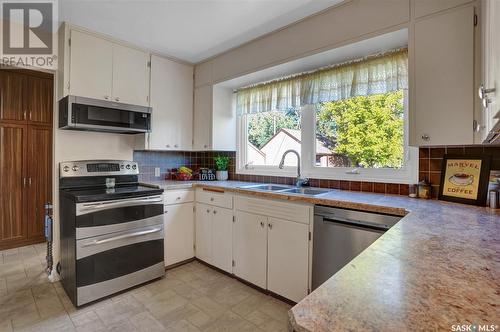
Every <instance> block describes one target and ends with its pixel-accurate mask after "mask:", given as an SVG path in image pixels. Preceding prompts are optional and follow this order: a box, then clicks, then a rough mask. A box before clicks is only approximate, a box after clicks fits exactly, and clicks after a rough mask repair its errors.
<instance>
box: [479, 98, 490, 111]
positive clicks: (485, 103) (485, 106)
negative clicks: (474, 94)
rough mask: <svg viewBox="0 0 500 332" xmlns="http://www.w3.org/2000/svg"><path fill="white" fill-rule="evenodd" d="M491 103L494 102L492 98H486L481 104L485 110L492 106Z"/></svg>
mask: <svg viewBox="0 0 500 332" xmlns="http://www.w3.org/2000/svg"><path fill="white" fill-rule="evenodd" d="M491 102H492V100H491V99H490V98H488V97H486V98H484V99H483V100H482V101H481V103H482V104H483V108H484V109H487V108H488V106H490V104H491Z"/></svg>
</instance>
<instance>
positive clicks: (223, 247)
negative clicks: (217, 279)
mask: <svg viewBox="0 0 500 332" xmlns="http://www.w3.org/2000/svg"><path fill="white" fill-rule="evenodd" d="M212 214H213V222H212V264H213V265H214V266H215V267H218V268H219V269H221V270H224V271H226V272H229V273H231V272H232V270H233V267H232V260H233V241H232V238H233V233H232V232H233V210H230V209H223V208H216V207H214V208H213V211H212Z"/></svg>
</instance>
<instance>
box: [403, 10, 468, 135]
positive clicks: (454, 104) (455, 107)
mask: <svg viewBox="0 0 500 332" xmlns="http://www.w3.org/2000/svg"><path fill="white" fill-rule="evenodd" d="M414 33H415V36H414V46H413V48H414V52H415V56H414V77H415V81H414V82H415V89H414V92H413V93H414V103H415V109H414V110H413V116H414V119H415V123H414V133H413V134H412V136H413V140H414V142H412V144H413V143H414V144H416V145H463V144H472V143H473V129H472V127H473V120H474V119H473V117H474V97H475V95H476V89H475V88H474V7H472V6H469V7H463V8H459V9H454V10H451V11H447V12H445V13H443V14H440V15H435V16H431V17H429V18H426V19H424V20H421V21H418V22H416V23H415V31H414ZM410 93H411V90H410ZM443 128H453V129H452V130H443Z"/></svg>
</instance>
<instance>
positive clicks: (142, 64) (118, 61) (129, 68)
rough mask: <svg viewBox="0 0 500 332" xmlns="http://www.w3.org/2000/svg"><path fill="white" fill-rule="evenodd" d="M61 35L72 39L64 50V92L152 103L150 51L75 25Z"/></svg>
mask: <svg viewBox="0 0 500 332" xmlns="http://www.w3.org/2000/svg"><path fill="white" fill-rule="evenodd" d="M66 31H67V32H68V33H66ZM65 36H68V37H65ZM61 37H62V38H68V39H69V41H68V43H67V44H66V43H65V44H64V45H67V46H68V49H67V50H66V49H64V50H63V51H62V52H61V54H64V57H66V59H64V61H61V64H64V66H63V68H60V70H61V71H64V72H63V75H62V77H63V80H64V82H65V83H64V85H65V86H64V87H63V89H62V90H61V91H62V94H63V95H66V94H72V95H77V96H81V97H88V98H94V99H101V100H110V101H116V102H120V103H126V104H134V105H140V106H149V80H150V77H149V76H150V69H149V65H148V63H149V59H150V56H149V53H148V52H145V51H141V50H139V49H136V48H132V47H127V46H124V45H121V44H118V43H114V42H112V41H111V40H109V39H106V38H101V37H99V36H97V35H94V34H92V33H90V32H85V31H81V30H78V29H75V28H72V27H71V28H67V27H65V29H64V34H62V36H61ZM67 60H69V61H67Z"/></svg>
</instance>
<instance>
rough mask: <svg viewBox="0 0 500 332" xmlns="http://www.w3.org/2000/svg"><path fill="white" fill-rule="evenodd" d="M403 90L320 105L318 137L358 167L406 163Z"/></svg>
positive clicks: (400, 165) (395, 165)
mask: <svg viewBox="0 0 500 332" xmlns="http://www.w3.org/2000/svg"><path fill="white" fill-rule="evenodd" d="M403 118H404V107H403V92H402V91H397V92H391V93H387V94H383V95H372V96H360V97H354V98H350V99H346V100H341V101H337V102H328V103H324V104H322V105H321V106H320V110H319V111H318V112H317V129H316V133H317V136H318V139H320V140H321V141H323V142H333V143H332V144H331V145H332V146H331V147H330V148H332V149H333V151H334V152H335V153H337V154H342V155H345V156H347V157H348V158H349V159H350V160H351V162H352V164H353V166H357V167H392V168H400V167H402V166H403V154H404V119H403Z"/></svg>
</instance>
